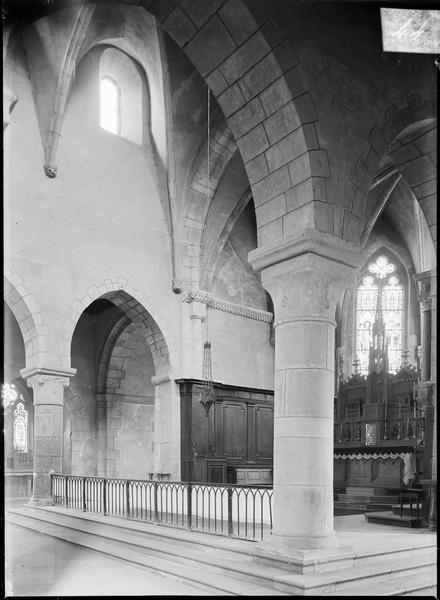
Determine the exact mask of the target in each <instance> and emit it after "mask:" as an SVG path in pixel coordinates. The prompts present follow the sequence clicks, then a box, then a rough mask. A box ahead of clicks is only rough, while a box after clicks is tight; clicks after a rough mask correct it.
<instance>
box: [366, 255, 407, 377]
mask: <svg viewBox="0 0 440 600" xmlns="http://www.w3.org/2000/svg"><path fill="white" fill-rule="evenodd" d="M404 300H405V289H404V286H403V284H402V282H401V278H400V277H399V273H398V269H397V266H396V264H395V263H393V262H391V261H390V260H389V258H388V257H387V256H385V255H384V254H381V255H379V256H378V257H377V258H376V259H374V260H373V261H371V262H370V263H369V264H368V265H367V268H366V270H365V272H364V275H363V277H362V278H361V282H360V284H359V286H358V288H357V291H356V311H355V354H356V358H357V359H358V361H359V371H360V373H361V374H364V375H366V374H368V364H369V352H370V346H371V344H372V341H373V325H374V323H375V322H376V321H377V320H378V319H381V321H382V323H383V326H384V328H385V340H386V345H387V351H388V365H389V370H390V371H397V369H398V368H399V367H400V365H401V362H402V360H401V357H402V350H403V319H404Z"/></svg>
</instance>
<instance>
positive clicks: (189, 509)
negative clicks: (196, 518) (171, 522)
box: [186, 483, 192, 529]
mask: <svg viewBox="0 0 440 600" xmlns="http://www.w3.org/2000/svg"><path fill="white" fill-rule="evenodd" d="M186 493H187V498H186V506H187V511H186V512H187V519H188V529H191V526H192V485H191V483H188V485H187V488H186Z"/></svg>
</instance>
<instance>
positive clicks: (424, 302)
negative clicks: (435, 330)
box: [416, 271, 432, 381]
mask: <svg viewBox="0 0 440 600" xmlns="http://www.w3.org/2000/svg"><path fill="white" fill-rule="evenodd" d="M416 280H417V282H418V284H419V300H420V312H421V315H420V316H421V342H422V364H421V379H422V381H430V380H431V338H432V325H431V307H432V301H431V271H426V272H425V273H419V274H418V275H416Z"/></svg>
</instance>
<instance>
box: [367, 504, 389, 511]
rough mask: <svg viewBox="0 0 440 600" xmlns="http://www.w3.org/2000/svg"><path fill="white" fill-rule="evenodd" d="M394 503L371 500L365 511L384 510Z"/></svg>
mask: <svg viewBox="0 0 440 600" xmlns="http://www.w3.org/2000/svg"><path fill="white" fill-rule="evenodd" d="M391 507H392V504H376V503H375V502H371V503H370V504H367V506H366V511H365V512H384V511H388V510H390V508H391Z"/></svg>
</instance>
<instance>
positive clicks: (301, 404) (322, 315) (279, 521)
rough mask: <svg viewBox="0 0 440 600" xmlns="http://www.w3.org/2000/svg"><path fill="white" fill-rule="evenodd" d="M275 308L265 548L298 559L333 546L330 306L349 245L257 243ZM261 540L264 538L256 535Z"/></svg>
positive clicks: (346, 267) (328, 240)
mask: <svg viewBox="0 0 440 600" xmlns="http://www.w3.org/2000/svg"><path fill="white" fill-rule="evenodd" d="M249 259H250V260H251V263H252V264H253V267H254V268H256V269H261V275H262V283H263V286H264V287H265V288H266V289H267V290H268V291H269V293H270V294H271V296H272V299H273V302H274V307H275V329H276V335H275V382H274V383H275V391H274V488H273V489H274V496H273V534H272V536H271V538H270V540H269V541H268V543H267V546H266V547H267V548H268V550H269V552H275V553H277V554H281V555H286V556H291V557H293V558H295V556H297V557H299V558H301V557H302V558H304V556H305V554H304V551H308V550H313V549H328V548H329V547H334V546H337V545H338V541H337V538H336V536H335V533H334V528H333V399H334V370H335V369H334V365H335V326H336V323H335V311H336V304H337V302H338V300H339V299H341V298H342V294H343V292H344V290H345V289H346V288H347V287H349V286H351V285H352V282H353V281H354V275H355V272H354V266H355V265H356V266H357V265H358V253H357V252H356V250H355V249H354V248H353V247H352V246H350V245H348V244H346V243H344V242H342V241H341V240H336V239H334V238H333V237H332V236H324V235H322V236H320V235H317V234H316V233H315V235H314V236H313V237H312V239H309V240H305V239H301V240H298V241H292V242H291V243H290V244H289V245H287V244H285V245H284V247H283V248H282V249H281V251H280V249H279V248H277V249H274V250H273V251H270V250H269V251H268V252H267V251H266V252H265V249H264V248H261V249H257V250H255V251H253V252H251V253H250V255H249ZM263 544H264V542H263Z"/></svg>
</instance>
